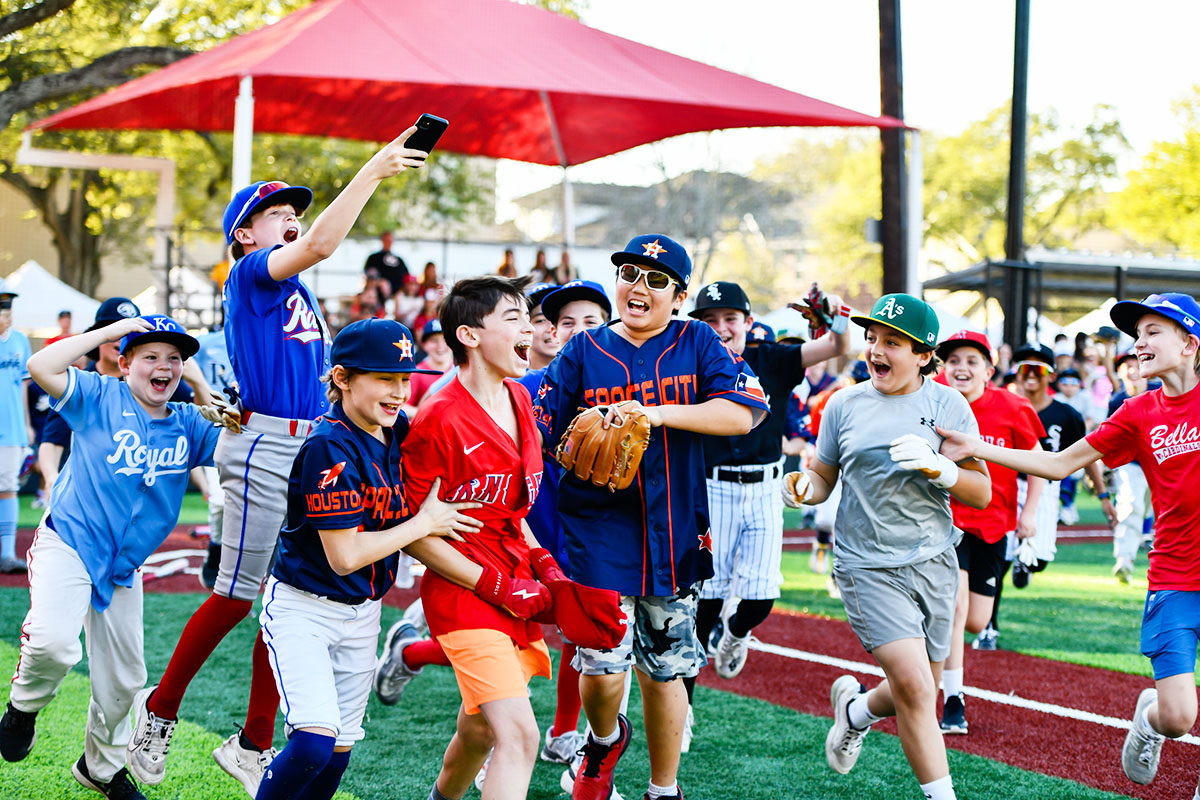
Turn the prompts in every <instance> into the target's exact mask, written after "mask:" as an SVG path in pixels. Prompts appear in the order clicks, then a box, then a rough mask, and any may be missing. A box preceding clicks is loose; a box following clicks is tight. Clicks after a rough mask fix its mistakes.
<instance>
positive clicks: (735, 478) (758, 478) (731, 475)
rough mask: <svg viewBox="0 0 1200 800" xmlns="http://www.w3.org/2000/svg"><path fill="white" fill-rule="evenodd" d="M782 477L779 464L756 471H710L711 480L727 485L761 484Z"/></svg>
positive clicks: (721, 468)
mask: <svg viewBox="0 0 1200 800" xmlns="http://www.w3.org/2000/svg"><path fill="white" fill-rule="evenodd" d="M782 475H783V467H782V466H780V465H779V464H768V465H767V466H765V467H759V468H758V469H726V468H724V467H716V468H714V469H713V471H712V478H713V480H718V481H728V482H729V483H762V482H763V481H764V480H766V479H768V478H778V477H780V476H782Z"/></svg>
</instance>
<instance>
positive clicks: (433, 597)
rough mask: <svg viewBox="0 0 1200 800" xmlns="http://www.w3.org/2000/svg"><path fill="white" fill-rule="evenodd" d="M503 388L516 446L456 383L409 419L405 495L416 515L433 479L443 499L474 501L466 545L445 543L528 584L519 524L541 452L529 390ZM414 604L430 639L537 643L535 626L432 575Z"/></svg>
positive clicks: (533, 491) (533, 490)
mask: <svg viewBox="0 0 1200 800" xmlns="http://www.w3.org/2000/svg"><path fill="white" fill-rule="evenodd" d="M504 385H505V387H507V389H508V392H509V396H510V397H511V398H512V404H513V409H514V410H515V411H516V415H517V425H518V429H519V430H520V436H521V442H520V446H519V447H518V445H517V444H516V443H515V442H514V441H513V440H512V437H510V436H509V435H508V434H507V433H505V432H504V431H503V430H502V429H501V428H500V426H498V425H497V424H496V423H495V422H494V421H493V420H492V418H491V416H490V415H489V414H488V413H487V412H486V411H484V410H483V408H482V407H481V406H480V405H479V403H478V402H476V400H475V398H474V397H472V396H471V393H470V392H468V391H467V390H466V387H464V386H463V385H462V383H461V382H460V381H459V379H458V378H457V377H456V378H455V379H454V380H452V381H450V383H448V384H446V387H445V388H444V389H442V390H441V391H439V392H438V393H437V394H435V395H434V396H433V397H431V398H430V399H429V402H428V403H426V404H425V405H424V406H423V407H422V408H421V410H420V411H419V412H418V413H417V417H416V419H414V420H413V423H412V430H411V431H409V434H408V437H407V438H406V439H405V440H404V448H403V450H404V492H405V498H406V500H407V502H408V504H409V508H412V509H413V510H414V513H415V510H416V509H417V508H419V507H420V505H421V503H423V502H424V501H425V498H426V496H428V494H429V489H430V486H431V485H432V484H433V479H434V478H439V477H440V478H441V479H442V485H441V490H440V497H441V499H442V500H444V501H446V502H466V501H474V502H477V503H481V504H482V506H481V507H480V508H476V509H472V510H470V511H468V512H467V513H468V514H470V515H471V516H473V517H475V518H477V519H479V520H481V521H482V522H483V528H481V529H480V530H479V531H478V532H477V533H464V534H462V535H463V538H464V539H465V541H462V542H455V541H452V540H450V539H446V540H445V541H447V542H448V543H449V544H450V545H451V546H452V547H454V548H456V549H457V550H459V551H460V552H461V553H463V554H464V555H465V556H466V557H467V558H469V559H471V560H472V561H474V562H475V563H476V564H479V565H480V566H487V567H493V568H495V569H496V570H498V571H499V572H500V574H502V575H507V576H509V577H515V578H529V579H535V576H534V574H533V570H532V568H531V567H530V566H529V546H528V545H527V544H526V542H525V534H524V533H523V532H522V530H521V520H522V519H524V518H525V515H526V514H527V513H529V508H530V506H532V505H533V502H534V500H536V499H537V493H538V489H539V488H540V486H541V482H542V467H543V462H542V450H541V445H540V440H539V438H538V431H537V425H536V423H534V421H533V407H532V404H531V402H530V399H529V392H528V391H526V389H525V387H524V386H522V385H521V384H520V383H517V382H516V381H511V380H506V381H504ZM421 598H422V599H423V600H424V601H425V619H426V621H427V622H428V623H429V630H430V632H431V633H432V634H433V635H434V636H440V635H442V634H446V633H450V632H451V631H457V630H472V629H476V628H492V629H494V630H498V631H503V632H504V633H507V634H508V635H510V636H511V637H512V638H513V641H515V642H516V643H517V644H518V645H520V646H521V647H526V646H528V644H529V642H531V641H537V640H538V639H541V638H542V628H541V626H540V625H538V624H537V623H535V622H528V621H526V620H521V619H517V618H515V617H513V616H512V615H511V614H509V613H508V612H507V611H504V610H503V609H501V608H500V607H499V606H494V605H492V604H491V603H488V602H486V601H485V600H481V599H480V598H478V597H476V596H475V594H474V592H472V591H471V590H470V589H464V588H463V587H461V586H458V585H457V584H454V583H451V582H450V581H448V580H446V579H444V578H442V577H441V576H439V575H436V574H434V572H433V571H432V570H430V571H429V572H426V573H425V577H424V579H423V580H422V581H421Z"/></svg>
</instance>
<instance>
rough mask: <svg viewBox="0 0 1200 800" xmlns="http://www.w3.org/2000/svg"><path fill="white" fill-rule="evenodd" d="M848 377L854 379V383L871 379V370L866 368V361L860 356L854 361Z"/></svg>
mask: <svg viewBox="0 0 1200 800" xmlns="http://www.w3.org/2000/svg"><path fill="white" fill-rule="evenodd" d="M850 377H851V378H853V379H854V382H855V383H862V382H863V381H869V380H871V372H870V370H868V369H867V362H865V361H863V360H862V359H861V358H860V359H859V360H858V361H855V362H854V367H853V368H851V370H850Z"/></svg>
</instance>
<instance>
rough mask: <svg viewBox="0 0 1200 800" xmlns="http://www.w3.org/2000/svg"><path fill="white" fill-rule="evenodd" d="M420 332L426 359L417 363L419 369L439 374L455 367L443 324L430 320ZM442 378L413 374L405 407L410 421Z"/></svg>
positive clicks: (435, 318) (434, 319) (435, 319)
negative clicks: (431, 389) (430, 390)
mask: <svg viewBox="0 0 1200 800" xmlns="http://www.w3.org/2000/svg"><path fill="white" fill-rule="evenodd" d="M419 330H420V331H421V333H420V337H421V338H420V341H419V344H420V345H421V349H422V350H423V351H425V358H423V359H422V360H421V361H419V362H417V369H436V370H438V371H439V372H445V371H446V370H448V369H450V368H451V367H452V366H454V356H453V354H451V352H450V345H448V344H446V337H445V336H443V335H442V323H441V322H439V321H438V318H437V317H434V318H433V319H431V320H429V322H426V323H425V325H424V326H423V327H421V328H419ZM440 377H441V376H440V375H427V374H425V373H422V372H414V373H413V374H412V377H411V378H410V382H409V391H408V404H407V405H405V406H404V413H405V414H407V415H408V418H409V419H410V420H411V419H412V418H413V417H414V416H416V414H417V406H419V405H420V404H421V399H422V398H424V397H425V395H426V393H428V392H429V387H430V386H432V385H433V382H434V381H436V380H437V379H438V378H440Z"/></svg>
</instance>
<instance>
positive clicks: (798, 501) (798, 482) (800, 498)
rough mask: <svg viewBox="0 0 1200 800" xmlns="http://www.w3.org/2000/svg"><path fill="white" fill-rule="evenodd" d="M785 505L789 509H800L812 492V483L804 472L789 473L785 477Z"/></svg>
mask: <svg viewBox="0 0 1200 800" xmlns="http://www.w3.org/2000/svg"><path fill="white" fill-rule="evenodd" d="M782 491H783V504H784V505H785V506H787V507H788V508H799V507H800V506H802V505H804V500H805V498H807V497H808V495H809V493H811V492H812V481H811V480H809V478H808V473H807V472H805V471H804V470H800V471H799V472H789V473H788V474H787V475H784V476H783V490H782Z"/></svg>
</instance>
